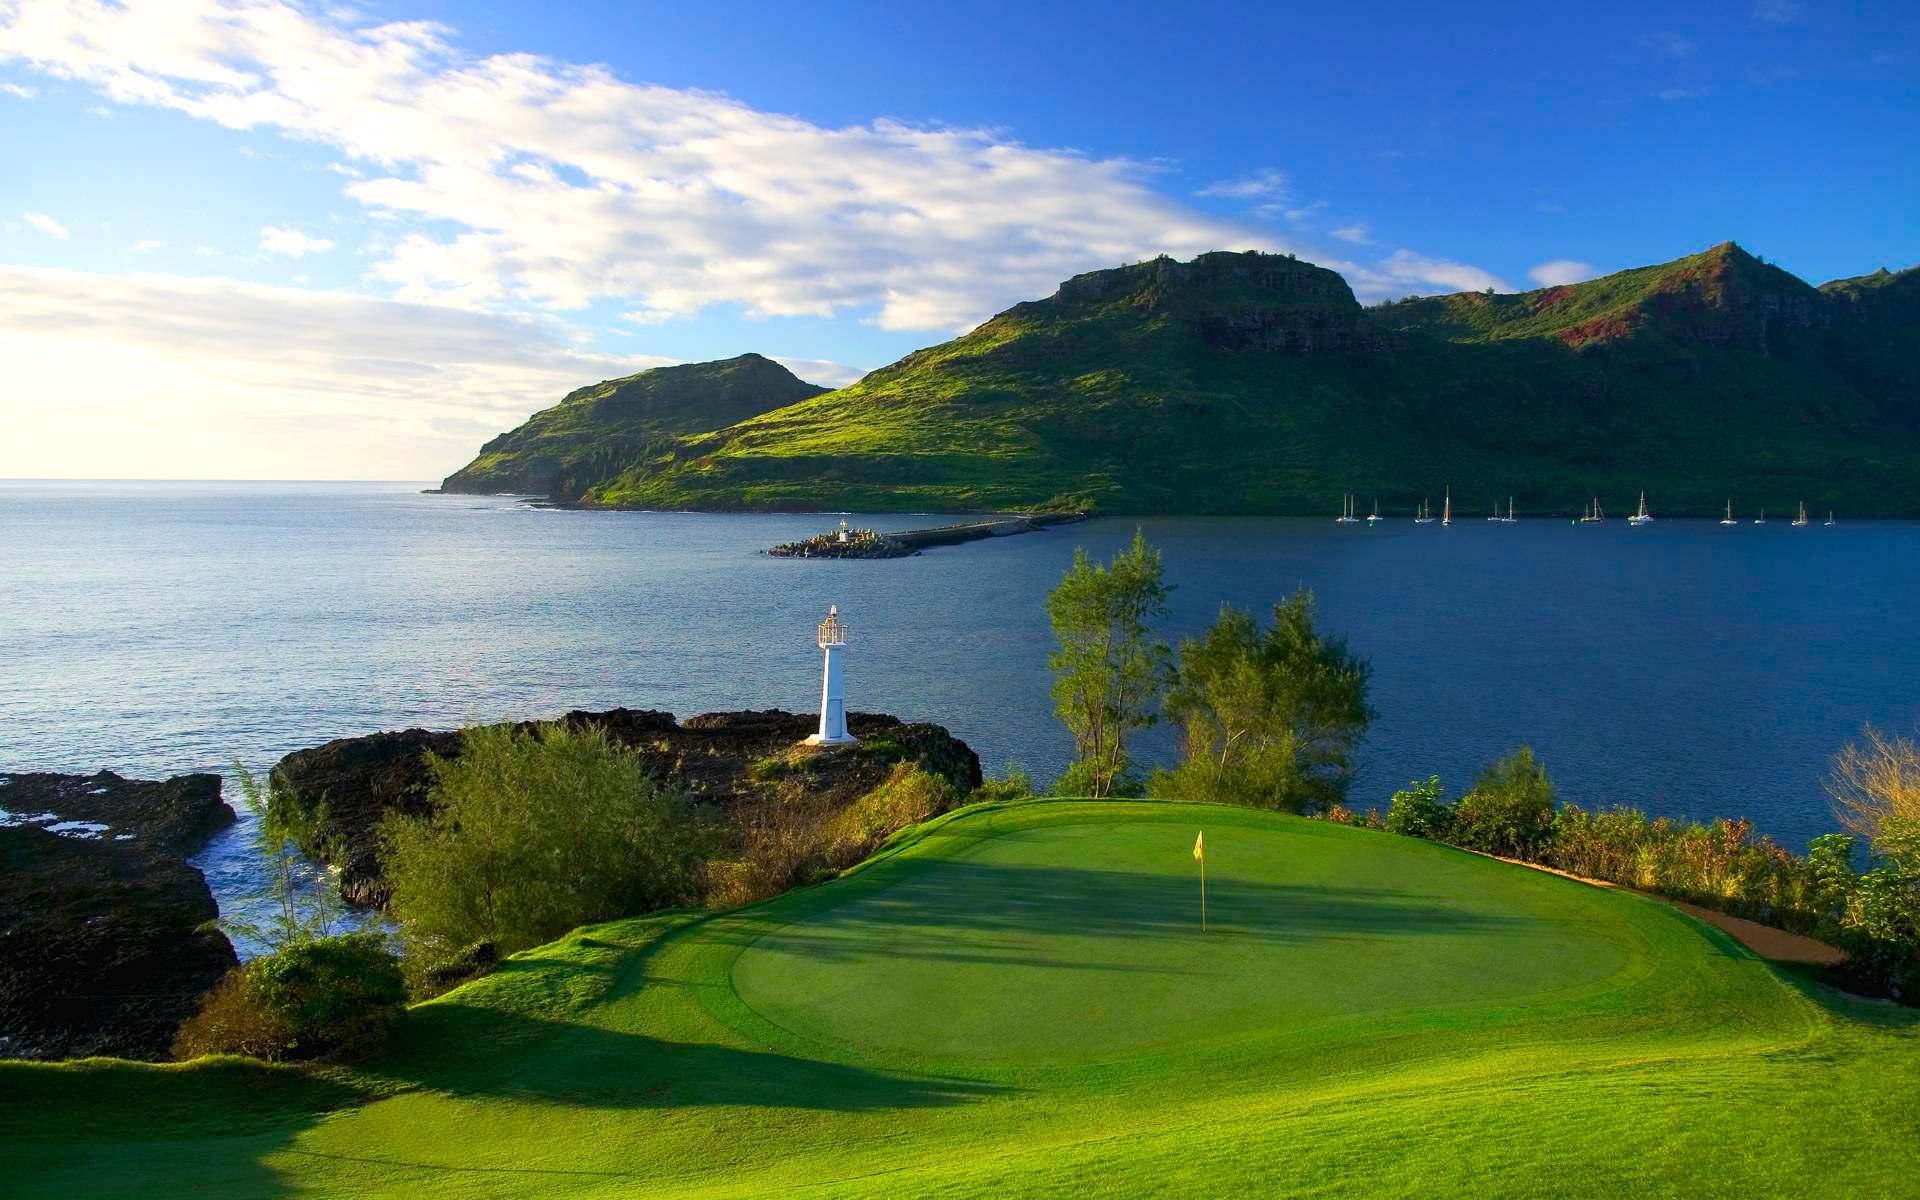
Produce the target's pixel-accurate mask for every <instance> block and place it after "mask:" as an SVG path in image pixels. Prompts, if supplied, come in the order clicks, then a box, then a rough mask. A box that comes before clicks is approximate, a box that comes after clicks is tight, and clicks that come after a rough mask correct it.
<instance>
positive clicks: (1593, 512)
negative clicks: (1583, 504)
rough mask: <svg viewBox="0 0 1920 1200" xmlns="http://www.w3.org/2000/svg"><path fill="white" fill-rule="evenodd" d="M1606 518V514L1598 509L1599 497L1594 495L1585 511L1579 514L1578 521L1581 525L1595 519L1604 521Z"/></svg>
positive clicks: (1591, 522) (1588, 523)
mask: <svg viewBox="0 0 1920 1200" xmlns="http://www.w3.org/2000/svg"><path fill="white" fill-rule="evenodd" d="M1606 519H1607V518H1606V516H1605V515H1604V514H1602V513H1601V511H1600V497H1598V496H1595V497H1594V498H1593V503H1592V504H1590V505H1588V506H1587V511H1585V512H1583V513H1581V514H1580V523H1581V524H1582V525H1591V524H1593V523H1594V522H1595V521H1604V520H1606Z"/></svg>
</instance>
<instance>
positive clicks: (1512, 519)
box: [1501, 496, 1520, 525]
mask: <svg viewBox="0 0 1920 1200" xmlns="http://www.w3.org/2000/svg"><path fill="white" fill-rule="evenodd" d="M1519 523H1520V518H1518V517H1516V516H1514V515H1513V497H1512V496H1508V497H1507V515H1506V517H1505V518H1503V519H1502V521H1501V524H1503V525H1518V524H1519Z"/></svg>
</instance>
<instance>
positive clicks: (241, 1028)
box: [174, 933, 406, 1060]
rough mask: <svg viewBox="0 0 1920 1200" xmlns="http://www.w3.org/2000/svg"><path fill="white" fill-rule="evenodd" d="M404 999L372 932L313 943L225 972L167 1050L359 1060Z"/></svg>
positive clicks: (380, 1039)
mask: <svg viewBox="0 0 1920 1200" xmlns="http://www.w3.org/2000/svg"><path fill="white" fill-rule="evenodd" d="M405 1001H406V987H405V985H404V984H403V983H402V981H401V978H400V964H399V960H397V959H396V958H395V957H394V955H393V952H392V951H391V950H389V949H388V948H387V944H386V941H385V940H384V939H383V938H381V937H380V936H379V935H378V934H372V933H350V934H346V935H343V936H341V937H329V938H318V939H315V940H313V941H309V942H302V943H300V944H298V945H294V946H289V947H288V948H287V949H285V950H282V951H280V952H279V953H277V954H270V955H268V956H266V957H265V958H256V959H254V960H253V961H252V962H250V963H247V964H246V965H245V966H242V967H238V968H235V969H234V970H233V971H231V972H229V973H228V975H227V977H226V978H225V979H223V980H222V981H221V982H220V985H219V986H218V987H216V988H215V989H214V991H213V992H212V994H210V995H209V996H208V998H207V1001H206V1003H205V1004H204V1005H202V1007H201V1010H200V1012H199V1013H198V1014H197V1015H196V1016H195V1017H194V1018H193V1019H192V1020H191V1021H189V1022H187V1024H186V1025H185V1026H183V1027H182V1028H181V1031H180V1034H179V1036H178V1037H177V1038H176V1039H175V1042H174V1052H175V1055H176V1056H177V1057H180V1058H196V1057H198V1056H200V1055H202V1054H246V1055H251V1056H252V1057H255V1058H265V1059H275V1060H278V1059H301V1058H318V1057H321V1056H323V1055H334V1056H338V1057H360V1056H363V1055H366V1054H369V1053H371V1052H373V1051H375V1050H377V1049H379V1048H380V1046H381V1045H382V1044H384V1042H385V1040H386V1033H387V1028H388V1026H389V1025H391V1024H392V1022H393V1019H394V1018H395V1017H396V1016H398V1015H399V1013H400V1010H401V1006H402V1005H403V1004H404V1003H405Z"/></svg>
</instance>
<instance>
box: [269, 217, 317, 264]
mask: <svg viewBox="0 0 1920 1200" xmlns="http://www.w3.org/2000/svg"><path fill="white" fill-rule="evenodd" d="M260 248H261V249H262V250H265V251H266V252H267V253H268V254H284V255H286V256H287V257H288V258H304V257H306V256H307V255H309V254H320V253H323V252H325V251H328V250H331V249H333V242H332V241H330V240H328V239H327V238H317V237H309V236H308V235H306V234H304V233H302V232H300V231H299V230H298V229H279V228H276V227H274V226H272V225H268V226H266V227H265V228H263V229H261V230H260Z"/></svg>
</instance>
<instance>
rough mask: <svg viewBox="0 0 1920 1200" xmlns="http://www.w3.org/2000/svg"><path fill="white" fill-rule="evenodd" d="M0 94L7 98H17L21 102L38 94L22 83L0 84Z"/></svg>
mask: <svg viewBox="0 0 1920 1200" xmlns="http://www.w3.org/2000/svg"><path fill="white" fill-rule="evenodd" d="M0 92H5V93H6V94H7V95H9V96H18V97H19V98H20V99H22V100H31V99H33V98H34V97H35V96H38V95H39V94H40V93H39V92H37V91H35V90H34V89H32V88H30V87H28V86H27V85H26V84H24V83H0Z"/></svg>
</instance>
